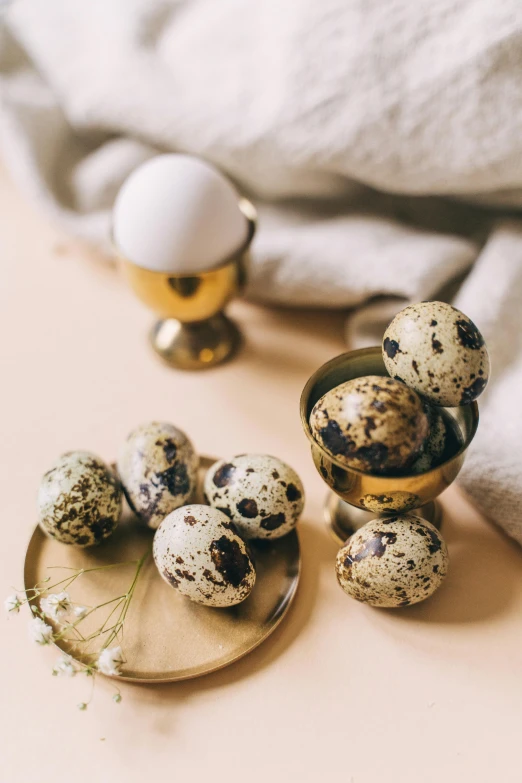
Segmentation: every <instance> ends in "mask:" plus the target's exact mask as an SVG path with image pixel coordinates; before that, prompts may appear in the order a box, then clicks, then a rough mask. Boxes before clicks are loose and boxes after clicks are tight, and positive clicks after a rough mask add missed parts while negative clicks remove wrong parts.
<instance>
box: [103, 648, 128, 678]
mask: <svg viewBox="0 0 522 783" xmlns="http://www.w3.org/2000/svg"><path fill="white" fill-rule="evenodd" d="M123 662H124V661H123V653H122V650H121V647H112V648H111V649H105V650H102V651H101V653H100V655H99V656H98V671H100V672H101V673H102V674H108V675H110V676H111V677H112V676H115V675H118V674H121V665H122V663H123Z"/></svg>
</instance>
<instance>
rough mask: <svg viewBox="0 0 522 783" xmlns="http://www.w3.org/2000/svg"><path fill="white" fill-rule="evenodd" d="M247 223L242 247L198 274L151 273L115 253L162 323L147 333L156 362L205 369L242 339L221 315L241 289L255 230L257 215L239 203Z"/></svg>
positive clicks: (132, 284) (243, 201)
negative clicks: (219, 262) (156, 354)
mask: <svg viewBox="0 0 522 783" xmlns="http://www.w3.org/2000/svg"><path fill="white" fill-rule="evenodd" d="M239 207H240V209H241V211H242V212H243V214H244V216H245V218H246V220H247V223H248V235H247V239H246V241H245V242H244V243H243V245H242V246H241V247H240V248H238V250H237V251H236V252H235V253H234V254H233V255H232V256H231V257H230V258H227V259H225V260H224V261H223V262H222V263H221V264H219V265H218V266H215V267H213V268H212V269H209V270H207V271H204V272H200V273H199V274H197V275H185V274H183V275H172V274H168V273H165V272H154V271H151V270H150V269H144V268H143V267H141V266H139V265H137V264H135V263H134V262H133V261H132V260H130V259H128V258H125V257H123V256H122V255H121V254H119V257H120V261H121V267H122V270H123V274H124V277H125V278H126V280H127V282H128V283H129V285H130V287H131V288H132V290H133V291H134V293H135V294H136V296H137V297H138V298H139V299H141V301H142V302H143V303H144V304H145V305H147V307H149V308H150V309H151V310H152V311H153V312H154V313H156V315H157V316H158V317H159V318H160V319H161V320H160V321H158V323H157V324H156V325H155V326H154V328H153V330H152V333H151V344H152V346H153V348H154V350H155V351H156V352H157V353H158V354H159V355H160V356H161V358H162V359H163V360H164V361H166V362H168V363H169V364H171V365H172V366H175V367H178V368H180V369H191V370H193V369H204V368H206V367H212V366H214V365H216V364H220V363H221V362H223V361H225V360H226V359H228V358H230V357H231V356H232V355H233V354H234V353H235V352H236V350H237V348H238V347H239V345H240V343H241V340H240V339H239V333H238V329H237V327H236V326H234V325H232V324H231V322H230V321H229V320H227V319H225V318H224V316H223V315H222V311H223V310H224V308H225V307H226V305H227V304H228V302H229V301H230V300H231V299H233V298H234V297H235V296H237V295H238V294H239V293H240V292H241V290H242V289H243V287H244V285H245V282H246V277H247V270H248V262H249V247H250V244H251V242H252V239H253V237H254V234H255V230H256V212H255V209H254V207H253V206H252V204H251V203H250V202H249V201H247V200H246V199H241V200H240V202H239Z"/></svg>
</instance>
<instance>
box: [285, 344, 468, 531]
mask: <svg viewBox="0 0 522 783" xmlns="http://www.w3.org/2000/svg"><path fill="white" fill-rule="evenodd" d="M364 375H381V376H387V375H388V374H387V372H386V368H385V366H384V362H383V360H382V353H381V348H380V347H374V348H362V349H360V350H358V351H349V352H348V353H344V354H341V355H340V356H337V357H335V358H334V359H331V360H330V361H329V362H327V363H326V364H324V365H323V366H322V367H319V369H318V370H317V371H316V372H315V373H314V374H313V375H312V377H311V378H310V379H309V381H308V383H307V384H306V386H305V388H304V390H303V393H302V395H301V403H300V413H301V423H302V426H303V430H304V432H305V434H306V436H307V438H308V440H309V441H310V446H311V451H312V458H313V460H314V464H315V467H316V469H317V471H318V472H319V474H320V475H321V477H322V478H323V480H324V482H325V483H326V484H327V485H328V486H329V487H330V489H331V490H332V492H331V493H330V494H329V496H328V498H327V501H326V504H325V509H324V517H325V520H326V523H327V525H328V527H329V528H330V531H331V532H332V534H333V535H334V537H335V539H336V540H337V541H346V539H348V538H349V537H350V536H351V535H352V534H353V533H354V532H355V530H358V529H359V528H360V527H361V526H362V525H364V524H365V523H366V522H368V521H369V520H370V519H372V518H374V517H377V516H390V515H394V514H402V513H407V512H410V511H412V512H415V513H417V514H419V516H422V517H423V518H424V519H427V520H429V521H430V522H433V523H434V524H435V525H436V526H439V525H440V517H441V514H440V506H439V504H438V503H436V502H435V499H436V498H437V497H438V496H439V495H440V494H441V492H443V491H444V490H445V489H447V487H449V486H450V484H451V483H452V482H453V481H454V480H455V478H456V477H457V475H458V473H459V471H460V469H461V467H462V465H463V463H464V459H465V456H466V452H467V449H468V447H469V445H470V443H471V441H472V440H473V438H474V436H475V433H476V431H477V427H478V420H479V414H478V405H477V403H476V402H473V403H471V405H464V406H461V407H459V408H446V409H445V410H446V411H447V413H448V414H449V415H450V416H451V417H452V419H453V420H454V422H455V424H456V425H457V427H458V429H459V431H460V433H461V435H462V441H463V443H462V446H461V448H460V449H458V451H457V452H456V453H455V454H454V455H453V456H452V457H451V458H450V459H448V460H446V462H444V463H442V464H441V465H437V466H436V467H434V468H432V469H431V470H429V471H426V472H425V473H420V474H411V475H405V476H377V475H372V474H369V473H363V472H361V471H359V470H355V469H353V468H348V467H347V466H346V465H344V464H343V463H342V462H340V461H339V460H337V459H335V458H334V457H332V456H331V455H330V454H328V452H327V451H325V450H324V449H323V447H322V446H321V445H320V444H319V443H317V441H316V440H315V439H314V437H313V435H312V432H311V429H310V425H309V418H310V413H311V411H312V408H313V406H314V405H315V403H316V402H317V400H319V399H320V398H321V397H322V396H323V395H324V394H326V392H328V391H330V389H333V388H335V387H336V386H338V385H339V384H341V383H344V382H345V381H349V380H352V379H353V378H358V377H360V376H364Z"/></svg>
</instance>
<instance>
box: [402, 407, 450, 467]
mask: <svg viewBox="0 0 522 783" xmlns="http://www.w3.org/2000/svg"><path fill="white" fill-rule="evenodd" d="M424 410H425V411H426V415H427V417H428V423H429V432H428V436H427V437H426V439H425V441H424V443H423V445H422V449H421V452H420V454H419V456H418V457H417V458H416V460H415V462H414V463H413V465H412V466H411V469H410V473H425V472H426V471H427V470H431V468H433V467H435V465H438V464H439V463H440V461H441V459H442V455H443V454H444V451H445V449H446V443H447V437H446V434H447V432H446V422H445V420H444V416H443V415H442V412H441V410H440V408H437V407H436V406H435V405H430V403H429V402H425V403H424Z"/></svg>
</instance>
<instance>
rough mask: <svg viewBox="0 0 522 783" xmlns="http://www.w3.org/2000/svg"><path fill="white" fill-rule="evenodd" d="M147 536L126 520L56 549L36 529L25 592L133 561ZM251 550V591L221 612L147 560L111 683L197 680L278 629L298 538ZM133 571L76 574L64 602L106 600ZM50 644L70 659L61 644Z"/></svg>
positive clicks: (296, 566)
mask: <svg viewBox="0 0 522 783" xmlns="http://www.w3.org/2000/svg"><path fill="white" fill-rule="evenodd" d="M213 462H214V460H213V459H210V458H208V457H202V458H201V465H200V476H199V488H198V491H197V493H196V496H195V497H194V502H203V501H202V496H201V486H202V479H203V477H204V475H205V472H206V471H207V470H208V468H209V467H210V465H212V464H213ZM152 537H153V531H151V530H147V529H144V528H143V526H140V525H139V523H138V522H137V521H136V519H135V518H133V517H132V516H131V515H130V514H128V515H126V516H125V517H124V519H123V521H122V522H121V524H120V525H119V527H118V529H117V530H116V532H115V533H114V535H113V536H111V538H110V539H108V540H107V541H106V542H105V543H103V544H102V545H100V546H99V547H93V548H90V549H78V548H76V547H72V546H64V545H63V544H60V543H58V542H56V541H54V540H53V539H50V538H48V537H47V536H46V535H45V534H44V533H43V532H42V531H41V529H40V528H39V527H36V528H35V530H34V532H33V534H32V537H31V540H30V542H29V545H28V547H27V552H26V557H25V564H24V583H25V588H26V589H27V588H31V587H33V586H34V585H35V584H37V583H38V582H41V581H42V580H44V579H46V578H47V577H48V576H51V578H52V583H54V582H55V581H58V580H59V579H61V578H63V577H65V576H67V571H65V570H64V571H62V570H61V569H55V568H54V567H55V566H62V567H64V568H69V569H70V568H72V569H75V570H76V569H81V568H85V569H87V568H93V567H96V566H100V565H105V564H111V563H119V562H122V563H125V562H127V561H129V560H137V559H139V558H140V557H141V556H142V555H143V553H144V552H145V551H146V550H147V548H148V547H149V546H150V544H151V542H152ZM251 549H252V553H253V557H254V560H255V564H256V572H257V579H256V584H255V587H254V589H253V591H252V593H251V594H250V596H249V597H248V598H247V599H246V600H245V601H243V603H241V604H239V605H238V606H234V607H230V608H227V609H214V608H209V607H205V606H200V605H198V604H195V603H192V602H191V601H189V600H187V599H186V598H183V596H180V595H179V594H178V593H177V592H176V591H175V590H174V589H172V588H171V587H170V586H169V585H167V584H166V583H165V582H164V581H163V580H162V579H161V578H160V576H159V574H158V573H157V571H156V568H155V565H154V562H153V560H152V556H151V557H149V558H148V559H147V561H146V563H145V565H144V567H143V569H142V572H141V574H140V577H139V581H138V584H137V588H136V592H135V594H134V597H133V600H132V603H131V605H130V609H129V613H128V615H127V619H126V621H125V629H124V636H123V639H122V640H121V645H122V648H123V653H124V656H125V660H126V663H125V665H124V666H123V667H122V675H121V676H120V677H118V678H117V679H118V680H130V681H133V682H144V683H145V682H147V683H154V682H158V683H159V682H174V681H176V680H185V679H189V678H192V677H200V676H201V675H203V674H208V673H209V672H212V671H215V670H216V669H221V668H223V667H224V666H228V665H229V664H231V663H234V661H237V660H239V658H242V657H243V656H244V655H246V654H247V653H249V652H250V651H251V650H253V649H254V648H255V647H257V646H258V645H259V644H261V642H263V641H264V640H265V639H266V638H267V637H268V636H269V635H270V634H271V633H272V631H274V629H275V628H276V627H277V626H278V625H279V623H280V622H281V620H282V619H283V617H284V616H285V614H286V612H287V611H288V609H289V607H290V604H291V602H292V599H293V597H294V595H295V592H296V589H297V584H298V581H299V573H300V566H301V558H300V552H299V539H298V537H297V534H296V533H295V531H294V532H293V533H290V534H289V535H287V536H285V537H284V538H281V539H280V540H279V541H272V542H269V541H267V542H252V543H251ZM50 566H53V569H52V570H49V567H50ZM134 571H135V566H134V565H122V566H120V567H118V568H110V569H107V570H104V571H94V572H91V573H84V574H82V575H81V576H80V577H79V578H78V579H77V580H76V581H75V582H74V583H73V584H72V585H71V587H70V588H69V593H70V595H71V599H72V600H73V601H74V602H75V603H78V604H82V605H85V606H96V605H98V604H101V603H103V602H104V601H108V600H110V599H111V598H113V597H115V596H117V595H120V594H122V593H124V592H126V590H127V589H128V587H129V584H130V582H131V580H132V577H133V574H134ZM57 589H60V588H57ZM89 619H90V618H87V619H86V620H85V622H86V623H88V621H89ZM93 630H94V629H93ZM87 631H90V629H89V628H88V627H87ZM57 646H59V647H60V649H62V650H64V652H67V653H71V649H70V648H69V647H68V646H67V644H66V643H65V642H59V643H58V644H57ZM73 657H74V653H73ZM76 657H77V660H79V661H80V662H81V657H80V656H79V655H77V656H76Z"/></svg>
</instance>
